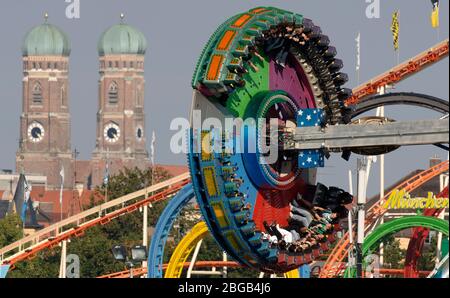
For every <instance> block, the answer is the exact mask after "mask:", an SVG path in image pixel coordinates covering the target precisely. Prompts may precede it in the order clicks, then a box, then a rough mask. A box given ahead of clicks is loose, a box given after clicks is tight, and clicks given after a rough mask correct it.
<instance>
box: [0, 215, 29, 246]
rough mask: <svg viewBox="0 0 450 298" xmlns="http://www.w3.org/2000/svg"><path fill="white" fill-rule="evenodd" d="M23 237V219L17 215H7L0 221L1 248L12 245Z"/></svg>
mask: <svg viewBox="0 0 450 298" xmlns="http://www.w3.org/2000/svg"><path fill="white" fill-rule="evenodd" d="M22 237H23V223H22V219H21V218H20V217H19V215H17V214H7V215H6V216H5V217H4V218H3V219H0V247H4V246H6V245H8V244H11V243H13V242H15V241H17V240H19V239H20V238H22Z"/></svg>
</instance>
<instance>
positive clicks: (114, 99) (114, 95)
mask: <svg viewBox="0 0 450 298" xmlns="http://www.w3.org/2000/svg"><path fill="white" fill-rule="evenodd" d="M108 99H109V103H110V104H117V103H118V102H119V88H118V86H117V83H116V82H112V83H111V85H109V90H108Z"/></svg>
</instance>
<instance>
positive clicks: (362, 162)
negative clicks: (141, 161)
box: [356, 158, 368, 278]
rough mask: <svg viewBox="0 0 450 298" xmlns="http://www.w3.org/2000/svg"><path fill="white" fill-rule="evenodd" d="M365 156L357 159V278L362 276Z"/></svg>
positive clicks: (366, 162)
mask: <svg viewBox="0 0 450 298" xmlns="http://www.w3.org/2000/svg"><path fill="white" fill-rule="evenodd" d="M367 164H368V161H367V158H363V159H358V205H357V210H358V233H357V244H356V274H357V277H358V278H362V277H363V255H362V246H363V243H364V227H365V222H364V221H365V210H364V208H365V204H366V183H367V180H366V179H367V176H366V175H367V173H366V172H367V169H366V167H367Z"/></svg>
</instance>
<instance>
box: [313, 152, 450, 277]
mask: <svg viewBox="0 0 450 298" xmlns="http://www.w3.org/2000/svg"><path fill="white" fill-rule="evenodd" d="M448 164H449V162H448V160H446V161H444V162H442V163H440V164H438V165H436V166H434V167H431V168H429V169H428V170H425V171H423V172H421V173H419V174H418V175H416V176H414V177H412V178H410V179H408V180H406V181H404V182H403V183H401V184H399V185H398V186H396V187H395V188H394V189H403V190H405V191H406V192H411V191H413V190H414V189H416V188H417V187H419V186H421V185H422V184H424V183H425V182H427V181H429V180H431V179H432V178H434V177H436V176H438V175H440V174H442V173H443V172H446V171H448ZM391 193H392V191H391V192H389V193H387V194H386V195H385V196H384V198H383V199H382V200H380V201H379V202H378V203H377V204H375V205H373V206H372V207H371V208H370V209H369V210H368V211H367V216H366V231H368V230H370V228H371V227H372V226H373V225H374V224H375V223H376V222H377V219H378V218H380V216H382V215H383V214H385V213H386V212H387V210H386V209H384V208H383V207H382V206H383V203H384V202H386V200H387V199H388V198H389V196H390V194H391ZM349 248H350V241H349V235H348V232H347V233H346V234H345V235H344V237H342V239H341V240H340V241H339V242H338V243H337V245H336V246H335V247H334V249H333V250H332V251H331V253H330V255H329V257H328V259H327V261H326V263H325V265H324V267H323V269H322V271H321V272H320V277H322V278H332V277H335V276H338V275H339V274H340V273H341V271H342V270H343V269H345V268H343V266H342V265H341V264H342V263H343V261H344V259H345V258H346V257H347V253H348V250H349ZM344 267H345V266H344Z"/></svg>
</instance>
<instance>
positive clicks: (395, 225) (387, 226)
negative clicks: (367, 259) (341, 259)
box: [345, 215, 449, 277]
mask: <svg viewBox="0 0 450 298" xmlns="http://www.w3.org/2000/svg"><path fill="white" fill-rule="evenodd" d="M415 227H423V228H427V229H432V230H435V231H438V232H440V233H442V234H444V235H446V236H447V237H448V235H449V231H448V230H449V228H448V222H447V221H446V220H442V219H438V218H435V217H430V216H423V215H417V216H407V217H402V218H398V219H394V220H392V221H389V222H387V223H384V224H382V225H380V226H379V227H377V228H376V229H375V230H374V231H372V233H370V234H369V235H368V236H367V237H366V238H365V239H364V245H363V256H367V255H368V254H370V253H371V252H372V251H374V250H376V249H378V247H379V244H380V241H381V240H383V239H384V238H385V237H388V236H390V235H394V234H395V233H397V232H400V231H402V230H405V229H409V228H415ZM354 273H355V272H354V271H353V270H346V273H345V276H346V277H354Z"/></svg>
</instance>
